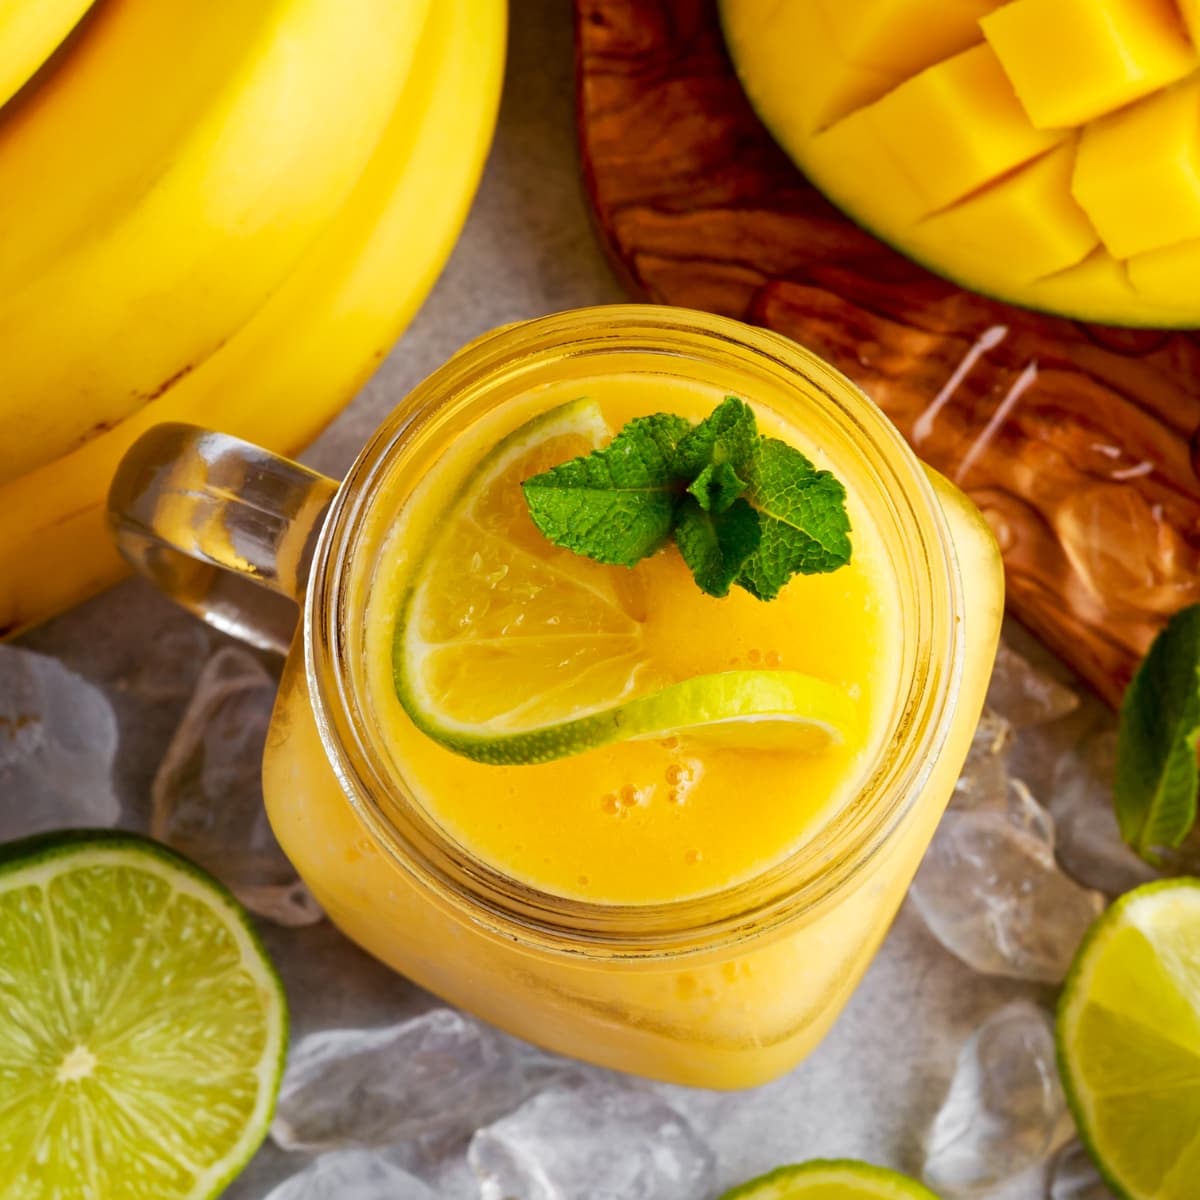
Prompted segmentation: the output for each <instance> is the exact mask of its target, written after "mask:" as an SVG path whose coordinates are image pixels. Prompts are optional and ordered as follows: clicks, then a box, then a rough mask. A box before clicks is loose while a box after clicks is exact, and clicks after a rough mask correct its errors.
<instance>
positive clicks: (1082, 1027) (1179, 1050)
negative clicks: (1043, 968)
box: [1058, 879, 1200, 1200]
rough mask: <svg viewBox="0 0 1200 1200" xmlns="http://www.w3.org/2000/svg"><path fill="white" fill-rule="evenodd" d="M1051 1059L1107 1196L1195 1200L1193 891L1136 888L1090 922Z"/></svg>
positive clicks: (1197, 1093) (1198, 940) (1196, 959)
mask: <svg viewBox="0 0 1200 1200" xmlns="http://www.w3.org/2000/svg"><path fill="white" fill-rule="evenodd" d="M1058 1057H1059V1068H1060V1071H1061V1073H1062V1077H1063V1083H1064V1085H1065V1088H1066V1093H1067V1098H1068V1100H1069V1101H1070V1105H1071V1110H1072V1112H1073V1113H1074V1115H1075V1122H1076V1124H1077V1125H1078V1126H1079V1132H1080V1136H1081V1137H1082V1138H1083V1141H1084V1143H1085V1144H1086V1145H1087V1147H1088V1150H1089V1151H1090V1152H1091V1155H1092V1158H1093V1159H1094V1160H1095V1161H1096V1164H1097V1165H1098V1166H1099V1168H1100V1170H1101V1171H1102V1172H1103V1174H1104V1175H1105V1176H1106V1177H1107V1179H1108V1181H1109V1183H1110V1184H1111V1185H1112V1186H1113V1188H1114V1190H1115V1191H1116V1192H1117V1193H1118V1194H1119V1195H1122V1196H1125V1197H1128V1198H1129V1200H1151V1198H1153V1200H1194V1198H1195V1197H1196V1196H1197V1195H1200V880H1196V879H1170V880H1165V881H1163V882H1161V883H1150V884H1146V885H1145V886H1144V887H1140V888H1138V889H1136V890H1135V891H1132V892H1129V893H1128V894H1127V895H1125V896H1122V897H1121V899H1120V900H1118V901H1117V902H1116V903H1115V904H1114V905H1113V906H1112V907H1111V908H1110V909H1109V910H1108V911H1107V912H1106V913H1104V915H1103V916H1101V917H1100V918H1099V919H1098V920H1097V921H1096V923H1095V924H1094V925H1093V926H1092V928H1091V930H1090V931H1089V933H1088V935H1087V937H1086V938H1085V939H1084V942H1083V945H1082V946H1080V948H1079V951H1078V953H1077V954H1076V956H1075V961H1074V963H1073V964H1072V966H1071V970H1070V973H1069V974H1068V975H1067V981H1066V984H1065V985H1064V989H1063V994H1062V999H1061V1000H1060V1002H1059V1008H1058Z"/></svg>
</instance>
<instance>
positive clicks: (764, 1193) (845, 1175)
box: [721, 1158, 938, 1200]
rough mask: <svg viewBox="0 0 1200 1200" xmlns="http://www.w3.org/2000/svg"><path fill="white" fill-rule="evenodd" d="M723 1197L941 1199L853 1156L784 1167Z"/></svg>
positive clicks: (739, 1199) (905, 1178)
mask: <svg viewBox="0 0 1200 1200" xmlns="http://www.w3.org/2000/svg"><path fill="white" fill-rule="evenodd" d="M721 1200H938V1198H937V1196H935V1195H934V1194H933V1192H931V1191H930V1190H929V1189H928V1188H927V1187H925V1185H924V1184H921V1183H918V1182H917V1181H916V1180H915V1179H910V1178H909V1177H908V1176H907V1175H901V1174H900V1173H899V1172H897V1171H889V1170H888V1169H887V1168H886V1167H875V1166H872V1165H871V1164H870V1163H865V1162H858V1161H857V1160H856V1159H850V1158H830V1159H825V1158H817V1159H813V1160H812V1162H806V1163H800V1164H799V1165H798V1166H794V1167H780V1168H779V1169H778V1170H776V1171H771V1172H769V1173H768V1174H766V1175H760V1176H759V1177H758V1178H757V1179H751V1180H750V1182H749V1183H743V1184H741V1185H740V1186H739V1187H735V1188H733V1189H732V1190H730V1191H728V1192H726V1193H725V1194H724V1195H723V1196H722V1197H721Z"/></svg>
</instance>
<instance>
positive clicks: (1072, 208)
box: [914, 140, 1100, 282]
mask: <svg viewBox="0 0 1200 1200" xmlns="http://www.w3.org/2000/svg"><path fill="white" fill-rule="evenodd" d="M1074 162H1075V144H1074V141H1073V140H1072V141H1070V142H1066V143H1063V144H1061V145H1059V146H1056V147H1055V148H1054V149H1053V150H1051V151H1050V152H1049V153H1048V154H1043V155H1042V157H1041V158H1038V159H1035V160H1034V161H1033V162H1031V163H1028V164H1027V165H1025V166H1023V167H1020V168H1019V169H1018V170H1016V171H1014V172H1013V173H1012V174H1011V175H1006V176H1004V177H1003V178H1002V179H1000V180H998V181H997V182H995V183H993V184H990V185H989V186H988V187H985V188H984V189H983V190H982V191H979V192H976V193H975V194H974V195H973V196H970V197H968V198H967V199H966V200H964V201H962V202H961V203H959V204H954V205H951V206H950V207H949V208H946V209H943V210H942V211H941V212H939V213H935V214H934V215H933V216H932V217H929V218H927V219H926V220H924V221H922V222H921V223H920V224H919V225H918V226H917V228H916V229H915V231H914V233H915V235H916V236H917V237H918V238H919V239H920V241H921V243H922V244H932V245H934V246H941V247H945V248H946V249H947V251H948V252H949V253H951V254H952V255H953V258H954V261H955V264H956V266H957V267H958V269H959V270H960V271H963V272H965V273H967V274H968V277H969V275H970V274H972V273H974V272H976V271H979V270H986V269H987V267H988V266H989V264H991V263H993V262H994V261H995V260H996V258H997V257H998V256H1000V255H1003V257H1004V261H1005V270H1006V271H1007V272H1009V274H1010V275H1011V277H1012V279H1013V280H1015V281H1022V282H1031V281H1032V280H1035V279H1040V278H1041V277H1042V276H1044V275H1051V274H1053V273H1054V272H1056V271H1063V270H1065V269H1066V268H1067V267H1072V266H1074V265H1075V264H1076V263H1078V262H1082V261H1083V259H1085V258H1086V257H1087V256H1088V255H1089V254H1090V253H1091V252H1092V251H1093V250H1094V249H1095V248H1096V246H1097V245H1099V241H1100V239H1099V238H1098V237H1097V236H1096V231H1095V229H1093V228H1092V224H1091V222H1090V221H1089V220H1088V219H1087V217H1086V215H1085V214H1084V212H1083V210H1082V209H1081V208H1080V207H1079V205H1078V204H1076V203H1075V200H1074V198H1073V197H1072V196H1071V169H1072V167H1073V165H1074Z"/></svg>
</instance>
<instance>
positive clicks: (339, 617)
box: [303, 304, 964, 958]
mask: <svg viewBox="0 0 1200 1200" xmlns="http://www.w3.org/2000/svg"><path fill="white" fill-rule="evenodd" d="M627 346H629V347H635V348H647V349H651V350H654V351H657V352H661V353H665V354H672V353H676V354H678V353H682V352H684V351H686V352H688V353H690V354H692V355H695V354H697V353H707V354H708V355H710V356H712V357H713V359H714V360H715V359H717V358H728V356H730V355H737V356H740V357H741V358H742V359H744V360H745V361H746V362H747V363H749V364H752V365H753V366H755V367H756V368H758V369H761V370H763V371H769V372H771V373H772V374H774V375H776V376H778V377H779V378H781V379H782V380H784V381H785V382H786V381H787V380H788V379H790V380H792V381H793V383H794V382H796V381H800V380H802V381H803V382H804V383H805V385H806V389H807V390H809V391H811V390H813V389H815V390H816V392H817V393H818V394H819V403H821V404H822V405H824V406H825V410H826V411H827V412H828V414H830V415H831V416H832V417H833V418H834V419H835V420H837V421H839V422H841V423H842V424H843V426H844V428H845V429H846V430H847V432H848V433H849V434H850V435H851V436H852V441H853V445H854V449H855V451H856V452H860V453H861V454H862V455H863V458H864V460H866V461H869V462H870V464H871V467H872V471H873V472H874V475H875V476H876V477H877V478H878V479H879V480H880V482H881V483H882V484H883V485H884V486H885V487H886V489H887V493H888V494H887V499H888V502H889V503H890V504H892V505H893V506H895V507H896V509H897V520H896V526H897V529H898V530H899V531H900V534H901V536H903V537H904V538H906V539H907V542H908V544H907V545H906V546H905V547H904V549H905V553H906V554H907V555H908V557H909V559H910V560H911V562H912V563H913V564H915V565H916V566H917V567H918V571H917V573H916V576H915V585H914V596H913V597H912V600H913V604H914V606H915V609H916V614H915V615H916V627H915V630H914V636H913V645H912V646H910V647H909V651H910V654H909V657H910V659H911V670H907V671H906V675H905V677H904V679H903V686H904V687H905V689H906V690H905V695H904V698H903V700H902V702H901V703H900V704H898V706H897V710H896V711H897V714H898V715H897V718H896V722H895V723H894V728H893V734H894V735H900V736H893V737H891V738H889V739H886V740H885V741H884V743H883V744H882V745H881V746H880V748H879V750H878V753H877V756H876V761H875V762H874V763H872V764H871V766H870V768H869V769H868V772H867V776H866V778H865V780H864V783H863V786H862V788H861V789H860V791H859V793H858V796H857V797H856V798H855V800H854V801H853V802H852V803H848V804H846V805H844V806H843V807H842V808H841V809H839V810H838V811H837V812H835V813H834V814H833V815H832V816H831V817H830V818H829V819H828V820H827V821H826V822H825V823H824V824H823V825H822V826H821V828H820V829H819V830H818V831H817V832H816V833H815V834H814V835H813V837H811V838H810V839H808V840H807V841H805V842H804V843H803V844H802V845H800V846H799V847H797V849H796V850H794V851H793V852H792V853H790V854H788V855H786V856H785V857H784V858H783V859H782V860H780V861H779V862H778V863H776V864H774V865H772V866H769V867H767V868H766V869H765V870H764V871H762V872H759V873H757V874H756V875H754V876H753V877H752V878H750V879H748V880H743V881H741V882H738V883H734V884H731V885H729V886H728V887H726V888H723V889H719V890H717V891H714V892H708V893H704V894H702V895H699V896H693V897H687V898H683V899H679V900H671V901H666V902H659V903H653V904H604V903H597V902H595V901H587V900H577V899H574V898H568V897H563V896H561V895H558V894H555V893H550V892H543V891H540V890H539V889H536V888H534V887H532V886H530V885H528V884H525V883H523V882H521V881H519V880H515V879H513V878H512V877H510V876H507V875H505V874H504V873H503V872H501V871H499V870H497V869H496V868H493V867H492V866H491V865H490V864H487V863H485V862H483V861H481V860H479V859H477V858H475V857H474V856H472V855H471V854H470V852H469V851H467V850H466V849H465V848H464V847H462V846H459V845H457V844H451V843H450V841H449V839H448V838H447V837H446V835H445V834H444V833H442V832H441V831H440V830H439V828H438V827H437V826H436V825H435V824H434V822H433V821H432V820H431V819H429V818H428V817H422V814H421V813H420V812H419V811H418V809H419V806H418V805H416V804H415V802H413V803H411V804H409V806H408V809H407V810H406V811H407V817H406V818H405V820H404V821H403V822H398V821H397V818H396V796H395V791H396V780H395V779H394V776H393V772H392V771H391V770H390V769H389V768H388V766H387V765H386V764H384V763H382V762H380V761H379V756H378V755H377V754H376V753H375V751H374V750H373V748H372V745H371V743H370V739H369V738H367V737H366V736H365V735H364V728H365V721H366V716H365V713H366V708H367V703H366V697H365V696H363V695H361V690H362V689H361V688H357V687H356V686H355V685H354V682H353V681H352V680H351V679H350V678H349V674H350V673H349V672H348V671H347V670H346V669H345V663H346V661H347V648H346V639H347V636H348V631H349V630H351V629H352V628H353V626H354V623H355V622H356V621H357V622H359V623H360V624H361V619H362V613H361V611H358V612H356V611H355V601H354V600H353V598H352V596H351V588H350V580H351V568H352V567H353V565H354V563H355V562H356V561H357V555H356V553H355V551H356V548H357V547H358V545H359V542H360V539H361V536H362V531H363V529H364V528H365V526H366V515H367V513H368V511H369V509H370V506H371V503H372V500H373V499H374V497H375V496H376V495H377V494H378V492H379V488H378V487H377V485H378V484H379V483H380V481H381V480H382V478H383V476H384V474H385V473H386V470H387V467H388V464H389V462H391V460H392V459H393V458H394V457H395V455H396V454H397V452H398V449H399V448H400V447H402V446H403V445H404V444H405V442H406V441H407V440H408V439H409V438H410V437H411V436H412V435H413V434H414V433H415V432H416V431H417V430H418V429H420V428H421V427H422V426H424V425H425V424H426V423H427V422H428V421H429V420H430V419H431V417H432V416H433V415H435V414H436V413H438V412H439V411H442V410H443V409H444V408H445V407H446V406H448V405H453V404H454V403H455V401H456V397H459V398H460V397H462V396H463V395H465V394H467V393H468V392H470V391H471V389H476V390H478V389H479V388H486V386H487V384H488V381H489V380H490V379H494V378H495V376H496V374H497V373H498V372H500V371H507V370H512V369H514V364H519V363H520V362H522V361H525V360H528V361H544V360H545V358H546V356H547V354H549V353H553V352H556V353H558V354H560V355H562V354H569V355H570V356H572V357H577V356H580V355H585V354H586V353H587V352H588V351H589V349H592V350H601V351H603V350H611V349H613V348H622V349H623V348H626V347H627ZM310 579H311V584H310V587H309V590H308V595H307V598H306V602H305V607H304V620H303V639H304V652H305V670H306V672H307V674H308V682H309V693H310V695H311V697H312V703H313V709H314V716H315V719H316V723H317V727H318V730H319V732H320V735H321V738H322V742H323V743H324V748H325V752H326V754H327V756H328V757H329V760H330V762H331V764H332V765H333V768H334V771H335V774H336V775H337V777H338V780H339V783H340V785H341V787H342V791H343V793H344V795H345V797H346V799H347V801H348V802H349V803H350V805H351V806H352V808H353V809H354V810H355V812H356V813H357V815H358V817H359V819H360V820H361V821H362V822H363V823H364V824H365V825H366V826H367V828H368V830H369V832H370V833H371V835H372V837H373V838H374V839H375V841H376V843H377V844H378V845H379V847H380V848H381V849H382V850H383V851H384V852H385V853H387V854H388V856H389V857H390V858H391V859H392V860H393V861H394V862H395V863H396V864H397V865H398V866H399V867H400V868H401V869H403V870H404V871H405V872H406V873H407V874H409V875H410V876H412V877H414V878H415V879H416V880H417V881H418V882H419V883H420V884H422V885H424V887H426V888H428V889H430V890H431V891H432V892H433V893H434V894H435V895H437V896H439V897H440V898H441V899H442V901H443V902H445V903H448V904H451V905H454V906H456V907H458V908H460V909H462V908H465V909H466V911H467V913H468V914H469V917H470V919H471V920H472V921H473V922H474V923H475V924H477V925H482V926H485V927H490V928H491V929H493V930H494V931H495V932H496V933H498V934H500V935H502V936H504V937H506V938H508V939H510V940H512V939H515V940H517V941H519V942H524V943H529V944H534V945H537V946H539V947H541V948H543V949H546V950H556V951H560V952H565V953H570V954H575V955H585V956H586V955H594V956H602V957H611V956H613V955H619V956H622V957H638V958H640V957H661V956H663V955H667V954H672V953H680V952H684V951H695V950H697V949H701V948H702V949H705V950H709V949H712V948H714V947H716V946H719V945H724V944H727V943H728V942H729V941H730V940H735V941H736V940H738V939H740V938H742V937H745V936H748V935H749V934H750V933H751V932H753V933H756V934H757V933H760V932H762V930H763V929H764V928H767V927H770V926H773V925H776V924H779V923H782V922H790V921H792V920H796V919H798V918H801V917H803V916H806V915H809V914H811V913H812V912H814V911H816V910H817V909H818V908H820V907H823V906H824V905H825V904H826V903H828V902H829V901H830V900H831V899H832V898H833V897H835V896H836V895H838V894H840V893H841V892H842V891H843V890H844V889H845V888H846V887H847V886H848V885H849V883H850V881H851V880H852V879H853V878H856V877H857V876H858V874H859V873H860V872H861V871H862V870H863V869H864V868H866V866H867V865H868V863H869V862H871V861H872V860H873V859H874V858H875V856H876V855H877V854H878V853H879V852H880V851H881V850H882V849H883V848H884V847H885V846H886V845H887V843H888V841H889V837H890V835H891V834H892V832H893V831H894V830H895V829H896V828H897V827H898V826H899V825H900V824H901V822H902V821H903V819H904V817H905V816H906V815H907V813H908V812H909V811H910V810H911V808H912V807H913V805H914V804H915V803H916V801H917V799H918V797H919V796H920V794H921V792H922V790H923V787H924V785H925V782H926V779H927V777H928V775H929V773H930V772H931V771H932V768H933V764H934V763H935V762H936V761H937V759H938V757H939V755H940V752H941V749H942V744H943V743H944V741H945V739H946V737H947V734H948V731H949V725H950V721H951V717H952V715H953V709H954V704H955V701H956V698H957V694H958V687H959V681H960V678H961V673H962V666H963V657H964V648H963V621H962V620H961V614H962V605H963V599H962V588H961V581H960V579H959V570H958V561H957V556H956V553H955V549H954V544H953V541H952V540H951V538H950V535H949V531H948V526H947V523H946V519H945V517H944V514H943V513H942V510H941V506H940V504H939V503H938V501H937V499H936V497H935V495H934V492H933V489H932V486H931V485H930V483H929V480H928V479H927V477H926V475H925V471H924V469H923V467H922V465H921V463H920V462H919V460H918V459H917V458H916V456H915V455H914V454H913V452H912V450H911V449H910V448H909V446H908V445H907V443H906V442H905V441H904V440H903V439H902V437H901V436H900V434H899V432H898V431H897V430H896V429H895V427H894V426H893V425H892V424H891V422H890V421H889V420H888V419H887V417H886V416H885V415H884V414H883V413H882V412H881V411H880V410H879V409H878V408H877V407H876V405H875V404H874V403H873V402H872V401H871V400H870V399H869V398H868V397H867V396H866V395H865V394H864V393H863V392H862V391H861V390H860V389H859V388H858V387H857V386H856V385H855V384H853V383H852V382H851V381H850V380H849V379H847V378H846V377H845V376H843V375H841V374H840V373H839V372H837V371H836V370H834V368H832V367H831V366H829V365H828V364H827V363H825V362H824V361H823V360H821V359H820V358H818V357H817V356H816V355H815V354H813V353H812V352H811V351H808V350H806V349H805V348H803V347H802V346H800V345H799V344H797V343H795V342H793V341H791V340H790V339H787V338H784V337H782V336H780V335H778V334H775V333H772V332H769V331H766V330H761V329H757V328H754V327H751V326H748V325H745V324H743V323H741V322H739V321H736V320H733V319H731V318H727V317H719V316H714V315H712V314H709V313H702V312H697V311H693V310H688V309H678V308H667V307H660V306H654V305H637V304H623V305H608V306H598V307H593V308H583V309H575V310H571V311H568V312H564V313H558V314H553V315H551V316H547V317H541V318H538V319H535V320H532V321H528V322H523V323H520V324H517V325H509V326H505V327H503V328H501V329H499V330H495V331H493V332H491V333H488V334H485V335H483V336H482V337H481V338H479V339H477V340H476V341H474V342H472V343H470V344H469V345H468V346H466V347H465V348H464V349H462V350H460V351H459V352H458V354H456V355H455V356H454V357H452V358H451V359H450V360H448V361H447V362H446V363H445V364H443V365H442V366H441V367H439V368H438V369H437V370H435V371H434V372H433V373H432V374H431V375H430V376H428V377H427V378H426V379H425V380H424V381H423V382H422V383H420V384H418V385H417V387H416V388H414V389H413V391H412V392H410V393H409V395H408V396H407V397H406V398H405V399H404V400H403V401H402V402H401V403H400V404H399V405H398V406H397V408H396V409H395V410H393V412H392V414H391V415H390V417H389V418H388V419H387V420H386V421H385V422H384V423H383V424H382V425H381V426H380V428H379V430H378V431H377V432H376V434H375V435H374V436H373V437H372V439H371V440H370V442H369V443H368V444H367V445H366V446H365V447H364V449H363V451H362V452H361V453H360V455H359V457H358V459H357V460H356V461H355V463H354V464H353V466H352V467H351V469H350V471H349V473H348V474H347V476H346V480H345V483H344V484H343V486H342V488H341V489H340V490H339V492H338V494H337V496H336V497H335V499H334V502H333V504H332V506H331V509H330V513H329V516H328V518H327V520H326V523H325V526H324V528H323V530H322V532H321V535H320V537H319V539H318V542H317V545H316V548H315V553H314V558H313V569H312V573H311V576H310Z"/></svg>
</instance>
